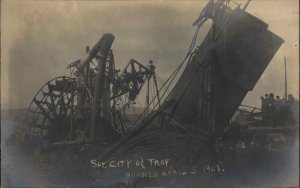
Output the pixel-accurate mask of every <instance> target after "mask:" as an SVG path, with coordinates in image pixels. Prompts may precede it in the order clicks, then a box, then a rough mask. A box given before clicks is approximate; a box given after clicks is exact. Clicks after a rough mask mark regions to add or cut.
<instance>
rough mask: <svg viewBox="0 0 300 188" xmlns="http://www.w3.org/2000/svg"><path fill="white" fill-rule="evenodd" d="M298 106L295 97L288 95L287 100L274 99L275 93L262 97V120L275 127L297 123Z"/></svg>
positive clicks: (277, 97)
mask: <svg viewBox="0 0 300 188" xmlns="http://www.w3.org/2000/svg"><path fill="white" fill-rule="evenodd" d="M296 106H297V101H296V99H295V98H294V97H293V95H288V97H287V99H286V98H284V99H281V98H280V97H279V96H276V97H274V94H273V93H270V94H265V96H264V97H263V96H262V97H261V109H262V118H263V120H265V121H266V122H268V123H269V124H270V125H271V126H273V127H276V126H280V125H287V124H289V123H293V122H295V121H296V119H295V111H297V109H295V107H296Z"/></svg>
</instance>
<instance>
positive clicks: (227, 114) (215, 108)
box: [170, 7, 283, 133]
mask: <svg viewBox="0 0 300 188" xmlns="http://www.w3.org/2000/svg"><path fill="white" fill-rule="evenodd" d="M282 43H283V39H281V38H280V37H278V36H277V35H275V34H274V33H272V32H270V31H269V30H268V25H267V24H266V23H264V22H262V21H261V20H259V19H258V18H256V17H254V16H252V15H250V14H249V13H247V12H245V11H243V10H241V9H239V8H237V9H235V10H231V9H230V8H227V7H223V8H220V9H219V10H218V11H216V16H215V18H214V25H213V28H212V29H211V30H210V32H209V33H208V35H207V36H206V38H205V40H204V42H203V43H202V44H201V45H200V47H199V48H198V50H196V51H195V55H194V56H193V58H192V60H191V61H190V62H189V64H187V66H186V69H185V70H184V72H183V74H182V76H181V78H180V79H179V81H178V83H177V85H176V86H175V87H174V89H173V91H172V94H171V96H170V100H175V101H176V102H177V106H176V109H175V110H174V109H172V110H173V111H174V119H175V120H176V121H178V122H179V123H180V124H182V125H184V126H186V127H193V128H197V129H202V130H205V131H208V132H210V133H220V132H222V131H223V129H224V128H225V126H226V125H227V124H228V123H229V121H230V119H231V117H232V116H233V114H234V112H235V111H236V109H237V108H238V106H239V105H240V104H241V102H242V100H243V99H244V97H245V96H246V94H247V92H248V91H251V90H252V89H253V87H254V86H255V84H256V83H257V81H258V79H259V78H260V76H261V75H262V73H263V72H264V70H265V69H266V67H267V66H268V64H269V63H270V61H271V59H272V58H273V56H274V55H275V53H276V52H277V50H278V49H279V47H280V46H281V44H282Z"/></svg>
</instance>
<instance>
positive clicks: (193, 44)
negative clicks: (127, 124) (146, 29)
mask: <svg viewBox="0 0 300 188" xmlns="http://www.w3.org/2000/svg"><path fill="white" fill-rule="evenodd" d="M203 23H204V21H203V22H201V23H199V24H198V25H197V29H196V31H195V34H194V36H193V39H192V42H191V44H190V47H189V50H188V52H187V54H186V56H185V58H184V59H183V61H182V62H181V63H180V65H179V66H178V67H177V68H176V69H175V71H174V72H173V73H172V74H171V75H170V76H169V78H168V79H167V80H166V81H165V82H164V84H163V85H162V86H161V88H160V89H159V92H160V91H161V90H162V89H163V88H164V87H165V85H166V84H167V83H168V82H169V80H171V81H170V82H169V84H168V86H167V87H166V89H165V91H164V93H163V94H162V96H161V99H162V98H163V97H164V96H165V94H166V92H167V91H168V89H169V87H170V86H171V84H172V82H173V81H174V79H175V77H176V75H177V74H178V72H179V70H180V69H181V68H182V66H183V64H184V63H185V62H186V60H187V58H188V57H190V58H189V61H190V60H191V57H192V56H191V55H192V53H191V52H192V50H193V49H194V47H195V43H196V40H197V38H198V35H199V30H200V27H201V25H202V24H203ZM189 61H188V63H189ZM171 93H172V92H170V93H169V95H168V96H167V97H166V99H167V98H168V97H169V96H170V94H171ZM155 98H156V97H154V98H153V99H152V100H151V102H150V103H149V105H148V106H147V107H146V108H145V110H144V111H143V112H142V113H141V114H140V116H139V117H138V118H137V120H136V121H135V122H134V123H137V122H138V121H139V120H140V118H141V117H142V116H143V115H144V114H145V112H146V111H147V110H148V109H149V107H150V105H151V104H152V103H153V102H154V99H155ZM166 99H165V100H164V102H165V101H166ZM157 105H158V103H157V104H156V105H155V106H154V108H153V109H152V110H151V112H150V113H152V112H153V111H154V109H155V108H156V107H157ZM150 113H149V114H150Z"/></svg>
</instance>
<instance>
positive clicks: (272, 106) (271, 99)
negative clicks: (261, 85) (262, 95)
mask: <svg viewBox="0 0 300 188" xmlns="http://www.w3.org/2000/svg"><path fill="white" fill-rule="evenodd" d="M275 106H276V102H275V99H274V94H273V93H270V95H269V105H268V108H269V112H268V114H269V117H268V119H269V122H270V123H271V126H273V127H275V126H276V124H277V122H276V107H275Z"/></svg>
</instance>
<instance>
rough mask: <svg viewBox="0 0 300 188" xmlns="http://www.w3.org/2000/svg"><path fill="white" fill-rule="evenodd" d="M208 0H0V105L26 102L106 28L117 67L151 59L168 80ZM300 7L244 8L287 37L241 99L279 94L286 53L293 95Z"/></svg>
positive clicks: (272, 3)
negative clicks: (252, 86) (111, 37)
mask: <svg viewBox="0 0 300 188" xmlns="http://www.w3.org/2000/svg"><path fill="white" fill-rule="evenodd" d="M207 2H208V1H206V0H200V1H176V2H175V1H145V2H137V1H126V2H125V1H122V2H121V1H120V2H117V1H113V2H108V1H77V2H76V1H53V2H52V1H16V0H13V1H1V103H2V104H1V108H2V109H12V108H27V107H28V105H29V103H30V102H31V100H32V98H33V96H34V95H35V93H36V92H37V91H38V89H39V88H40V87H41V86H42V85H43V84H44V83H45V82H47V81H48V80H50V79H52V78H54V77H57V76H61V75H69V72H68V71H67V70H65V68H66V65H67V64H68V63H71V62H73V61H75V60H77V59H78V58H80V57H81V56H83V55H84V52H85V46H86V45H90V46H93V45H94V44H95V43H96V42H97V41H98V40H99V39H100V38H101V36H102V35H103V34H104V33H113V34H114V35H115V37H116V39H115V41H114V44H113V47H112V48H113V51H114V55H115V61H116V64H117V67H119V68H122V67H124V65H125V64H126V63H127V62H128V60H129V59H130V58H134V59H136V60H138V61H140V62H142V63H147V62H148V61H149V59H153V60H154V62H155V64H156V67H157V74H158V76H159V79H160V80H165V79H166V78H167V77H168V76H169V75H170V73H171V72H172V71H173V70H174V69H175V68H176V67H177V66H178V65H179V63H180V62H181V61H182V59H183V58H184V56H185V54H186V52H187V50H188V47H189V44H190V42H191V39H192V36H193V33H194V30H195V28H193V27H192V26H191V25H192V23H193V21H194V20H195V19H196V18H197V16H198V15H199V12H200V11H201V10H202V8H203V6H204V5H205V4H206V3H207ZM237 3H242V5H243V4H245V1H237ZM231 5H232V6H235V3H234V1H231ZM298 8H299V6H298V0H252V1H251V3H250V5H249V7H248V9H247V11H248V12H250V13H251V14H253V15H255V16H257V17H258V18H260V19H262V20H263V21H265V22H266V23H268V24H269V29H270V30H271V31H272V32H274V33H276V34H277V35H279V36H280V37H282V38H283V39H284V40H285V44H284V45H283V46H282V47H281V48H280V49H279V51H278V53H277V54H276V55H275V56H274V58H273V60H272V62H271V63H270V65H269V66H268V67H267V69H266V71H265V72H264V74H263V76H262V77H261V79H260V80H259V81H258V83H257V85H256V87H255V88H254V90H253V91H251V92H249V93H248V95H247V96H246V98H245V100H244V101H243V103H244V104H247V105H251V106H259V104H260V101H259V96H261V95H264V94H265V93H270V92H273V93H275V95H277V94H278V95H280V96H282V95H283V93H284V69H283V58H284V56H286V58H287V63H288V92H289V93H292V94H293V95H295V96H297V97H298V95H299V54H298V51H299V44H298V41H299V38H298V36H299V30H298V28H299V21H298V18H299V9H298ZM207 26H208V24H207ZM205 31H206V30H205V28H204V29H203V30H202V31H201V34H200V39H199V41H201V39H202V38H203V37H204V35H205Z"/></svg>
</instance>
